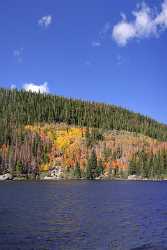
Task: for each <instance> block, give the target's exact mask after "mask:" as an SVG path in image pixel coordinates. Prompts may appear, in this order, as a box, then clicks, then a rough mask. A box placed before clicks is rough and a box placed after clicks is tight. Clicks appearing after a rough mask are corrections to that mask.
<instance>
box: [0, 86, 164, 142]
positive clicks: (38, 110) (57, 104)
mask: <svg viewBox="0 0 167 250" xmlns="http://www.w3.org/2000/svg"><path fill="white" fill-rule="evenodd" d="M0 117H1V131H3V132H4V130H2V128H5V130H6V129H7V128H8V127H11V126H15V125H17V126H20V125H23V124H24V125H25V124H33V123H37V122H39V123H41V122H46V123H47V122H48V123H53V122H55V123H56V122H65V123H67V124H73V125H78V126H81V127H85V126H86V127H95V128H104V129H110V130H112V129H116V130H126V131H130V132H137V133H142V134H144V135H147V136H150V137H152V138H155V139H159V140H163V141H165V140H167V126H166V125H163V124H160V123H158V122H157V121H155V120H152V119H150V118H148V117H146V116H142V115H140V114H137V113H133V112H130V111H128V110H126V109H122V108H119V107H116V106H112V105H106V104H101V103H94V102H85V101H80V100H74V99H67V98H64V97H60V96H52V95H44V94H37V93H32V92H26V91H17V90H7V89H0ZM2 126H3V127H2ZM0 137H1V138H2V135H1V136H0Z"/></svg>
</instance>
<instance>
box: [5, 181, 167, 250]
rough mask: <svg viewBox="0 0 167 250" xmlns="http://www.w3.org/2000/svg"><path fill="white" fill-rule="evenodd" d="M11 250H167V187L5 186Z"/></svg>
mask: <svg viewBox="0 0 167 250" xmlns="http://www.w3.org/2000/svg"><path fill="white" fill-rule="evenodd" d="M10 249H14V250H15V249H20V250H24V249H26V250H30V249H35V250H38V249H41V250H47V249H49V250H50V249H51V250H52V249H53V250H54V249H55V250H81V249H88V250H93V249H96V250H108V249H116V250H118V249H119V250H120V249H121V250H126V249H128V250H129V249H133V250H134V249H135V250H139V249H140V250H141V249H154V250H155V249H156V250H157V249H159V250H163V249H167V182H128V181H127V182H126V181H111V182H109V181H106V182H100V181H99V182H93V181H92V182H91V181H90V182H87V181H83V182H82V181H69V182H50V183H47V182H44V183H42V182H38V183H32V182H20V183H19V182H7V183H0V250H10Z"/></svg>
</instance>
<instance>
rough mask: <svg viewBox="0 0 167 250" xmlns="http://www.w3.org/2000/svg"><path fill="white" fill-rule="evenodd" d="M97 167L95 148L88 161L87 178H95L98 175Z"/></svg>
mask: <svg viewBox="0 0 167 250" xmlns="http://www.w3.org/2000/svg"><path fill="white" fill-rule="evenodd" d="M96 169H97V157H96V152H95V151H94V150H93V151H92V153H91V156H90V158H89V159H88V163H87V171H86V177H87V179H91V180H93V179H95V178H96V177H97V175H96Z"/></svg>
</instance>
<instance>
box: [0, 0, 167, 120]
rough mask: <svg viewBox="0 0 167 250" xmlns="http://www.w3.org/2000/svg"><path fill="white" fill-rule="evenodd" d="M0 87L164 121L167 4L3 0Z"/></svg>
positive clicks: (155, 0)
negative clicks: (102, 104) (111, 107)
mask: <svg viewBox="0 0 167 250" xmlns="http://www.w3.org/2000/svg"><path fill="white" fill-rule="evenodd" d="M0 30H1V35H0V86H1V87H8V88H10V87H11V86H12V87H14V86H16V87H17V88H18V89H21V88H25V89H27V90H29V89H31V90H33V91H36V90H39V89H40V90H41V92H42V91H43V92H44V91H49V92H50V93H55V94H57V95H64V96H70V97H75V98H81V99H87V100H95V101H100V102H106V103H111V104H115V105H119V106H122V107H126V108H128V109H130V110H133V111H136V112H140V113H142V114H146V115H149V116H151V117H153V118H155V119H157V120H159V121H161V122H164V123H167V112H166V111H167V98H166V92H167V85H166V84H167V81H166V80H167V70H166V60H167V49H166V48H167V47H166V44H167V1H164V0H162V1H159V0H149V1H145V2H143V4H141V1H139V0H138V1H136V0H133V1H131V0H126V1H122V0H117V1H111V0H105V1H101V0H91V1H90V0H84V1H81V0H71V1H67V0H61V1H60V0H59V1H58V0H43V1H42V0H41V1H40V0H35V1H32V0H29V1H22V0H15V1H11V0H5V1H1V5H0Z"/></svg>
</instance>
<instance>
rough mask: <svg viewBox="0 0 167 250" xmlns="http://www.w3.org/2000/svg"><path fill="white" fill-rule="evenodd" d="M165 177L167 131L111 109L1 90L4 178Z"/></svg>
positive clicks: (0, 164) (0, 161)
mask: <svg viewBox="0 0 167 250" xmlns="http://www.w3.org/2000/svg"><path fill="white" fill-rule="evenodd" d="M55 166H60V167H61V168H62V169H63V172H64V177H66V178H81V177H82V178H87V179H94V178H98V177H100V176H105V177H108V178H109V177H111V178H112V177H118V178H119V177H127V176H128V174H129V175H131V174H136V175H138V176H142V178H150V177H151V178H166V177H167V126H166V125H163V124H161V123H158V122H157V121H155V120H152V119H150V118H148V117H145V116H142V115H140V114H137V113H133V112H130V111H128V110H126V109H122V108H119V107H116V106H112V105H106V104H100V103H91V102H86V101H80V100H73V99H68V98H64V97H60V96H52V95H44V94H40V93H32V92H25V91H17V90H7V89H0V173H4V172H8V171H9V172H11V173H12V174H13V175H20V174H25V175H27V176H28V175H29V174H33V175H34V176H38V175H39V173H40V172H44V171H46V172H47V171H49V169H52V168H54V167H55Z"/></svg>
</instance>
